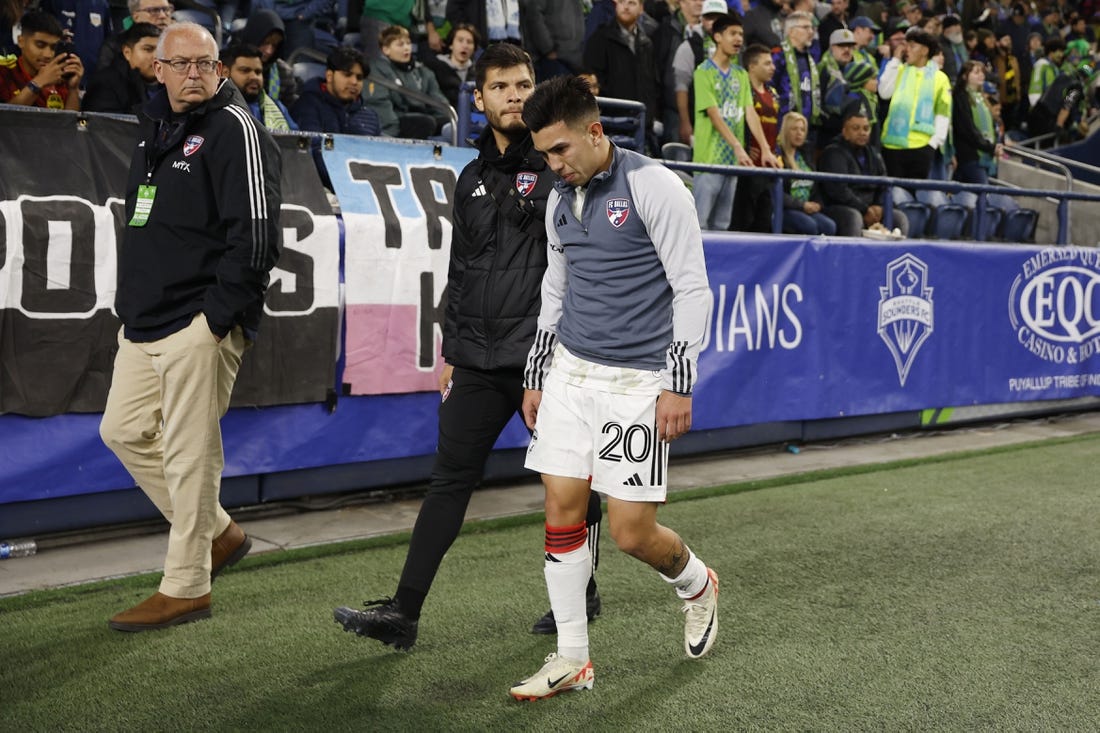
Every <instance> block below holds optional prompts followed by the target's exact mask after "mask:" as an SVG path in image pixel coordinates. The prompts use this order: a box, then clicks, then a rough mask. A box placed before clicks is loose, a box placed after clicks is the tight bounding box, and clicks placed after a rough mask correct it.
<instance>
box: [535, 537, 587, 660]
mask: <svg viewBox="0 0 1100 733" xmlns="http://www.w3.org/2000/svg"><path fill="white" fill-rule="evenodd" d="M544 574H545V576H546V591H547V594H548V595H549V596H550V608H551V609H552V610H553V611H554V621H555V622H556V623H557V626H558V655H559V656H562V657H568V658H569V659H576V660H578V661H581V662H586V661H588V613H587V610H586V608H585V596H584V593H585V589H586V588H587V587H588V578H589V577H590V576H591V575H592V552H591V550H590V549H589V547H588V530H587V529H586V528H585V525H584V523H583V522H581V523H580V524H577V525H574V526H571V527H551V526H550V525H547V526H546V567H545V569H544Z"/></svg>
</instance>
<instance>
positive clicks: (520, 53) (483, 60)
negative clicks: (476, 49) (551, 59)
mask: <svg viewBox="0 0 1100 733" xmlns="http://www.w3.org/2000/svg"><path fill="white" fill-rule="evenodd" d="M513 66H526V67H527V71H528V72H530V74H531V79H532V80H534V78H535V67H534V66H533V65H532V64H531V57H530V55H528V53H527V52H526V51H524V50H523V49H522V48H520V47H519V46H516V45H513V44H511V43H492V44H490V45H489V47H488V48H486V49H485V50H484V51H483V52H482V53H481V56H480V57H479V58H478V60H477V63H475V64H474V85H475V86H476V87H477V90H478V91H479V92H480V91H482V90H483V88H484V87H485V79H486V77H488V76H489V70H490V69H510V68H512V67H513Z"/></svg>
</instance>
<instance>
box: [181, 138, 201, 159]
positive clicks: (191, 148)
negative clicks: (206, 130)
mask: <svg viewBox="0 0 1100 733" xmlns="http://www.w3.org/2000/svg"><path fill="white" fill-rule="evenodd" d="M203 142H205V141H204V140H203V137H202V135H192V136H191V137H189V138H187V140H185V141H184V143H183V155H184V157H187V156H189V155H191V154H192V153H194V152H196V151H198V149H199V148H201V147H202V144H203Z"/></svg>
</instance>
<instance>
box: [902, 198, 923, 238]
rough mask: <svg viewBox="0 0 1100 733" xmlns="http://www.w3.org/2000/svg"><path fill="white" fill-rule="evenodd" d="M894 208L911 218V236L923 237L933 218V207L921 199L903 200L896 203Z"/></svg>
mask: <svg viewBox="0 0 1100 733" xmlns="http://www.w3.org/2000/svg"><path fill="white" fill-rule="evenodd" d="M894 210H895V211H900V212H902V213H903V214H905V217H906V218H907V219H908V220H909V238H910V239H915V238H917V237H923V236H924V235H925V232H926V230H927V227H928V220H929V219H930V218H932V209H931V208H930V207H929V206H928V204H924V203H921V202H920V201H902V202H900V203H896V204H894Z"/></svg>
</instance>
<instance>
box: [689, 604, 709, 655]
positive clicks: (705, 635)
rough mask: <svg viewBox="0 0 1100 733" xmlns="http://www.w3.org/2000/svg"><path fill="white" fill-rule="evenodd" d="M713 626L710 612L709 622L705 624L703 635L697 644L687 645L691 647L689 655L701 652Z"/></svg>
mask: <svg viewBox="0 0 1100 733" xmlns="http://www.w3.org/2000/svg"><path fill="white" fill-rule="evenodd" d="M713 628H714V613H713V612H712V613H711V614H710V623H708V624H707V630H706V631H704V632H703V636H702V637H701V638H700V639H699V643H698V644H691V645H689V647H688V648H689V649H691V656H693V657H697V656H699V655H700V654H702V653H703V648H704V647H706V645H707V639H708V638H710V632H711V629H713Z"/></svg>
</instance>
